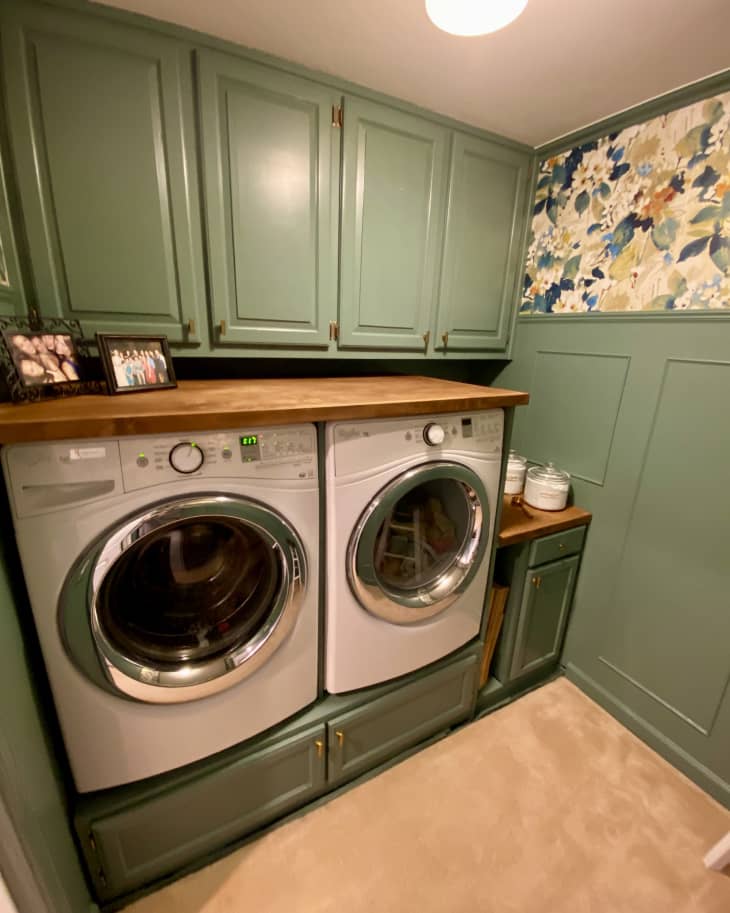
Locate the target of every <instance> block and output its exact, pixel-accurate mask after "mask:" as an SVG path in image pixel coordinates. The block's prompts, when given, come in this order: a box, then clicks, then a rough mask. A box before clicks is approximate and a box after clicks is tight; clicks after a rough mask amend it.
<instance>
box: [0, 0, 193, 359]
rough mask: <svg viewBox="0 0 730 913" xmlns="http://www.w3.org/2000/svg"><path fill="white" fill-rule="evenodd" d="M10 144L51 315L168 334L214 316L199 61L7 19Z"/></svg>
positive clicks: (47, 12) (85, 28)
mask: <svg viewBox="0 0 730 913" xmlns="http://www.w3.org/2000/svg"><path fill="white" fill-rule="evenodd" d="M0 15H1V18H0V26H1V27H2V42H3V44H2V47H3V58H4V73H5V80H6V88H7V108H8V120H9V126H10V138H11V143H12V148H13V152H14V159H15V164H16V169H17V173H18V184H19V191H20V196H21V200H22V206H23V214H24V218H25V224H26V229H27V232H28V237H29V246H30V254H31V266H32V272H33V277H34V281H35V284H36V286H37V292H38V304H39V309H40V311H41V313H42V314H47V315H63V316H66V317H71V318H76V319H79V320H81V321H82V322H83V326H84V329H85V331H86V332H87V334H90V333H92V332H94V331H109V332H135V331H136V332H150V333H165V334H167V335H168V336H169V337H170V339H171V340H173V341H177V342H183V341H185V342H194V341H195V340H196V337H195V334H194V333H193V332H191V331H189V330H187V329H185V327H187V326H188V321H193V323H191V324H190V326H191V327H193V328H195V329H196V330H197V329H199V328H200V321H201V318H203V317H204V315H205V309H204V304H203V303H204V283H203V271H202V242H201V238H200V224H199V216H198V205H197V193H198V191H197V176H196V162H195V139H194V120H193V93H192V73H191V61H190V52H189V50H188V49H186V48H185V46H184V45H181V44H180V43H178V42H176V41H174V40H172V39H166V38H164V37H162V36H159V35H155V34H153V33H148V32H146V31H143V30H139V29H132V28H126V27H123V26H120V25H116V24H115V25H111V24H109V23H105V22H103V21H98V20H96V19H94V18H91V17H86V16H81V15H78V14H74V13H71V12H63V11H60V10H53V9H49V8H47V7H46V8H43V7H39V6H36V5H34V4H27V5H26V4H16V3H9V4H6V5H5V6H4V7H3V10H2V13H1V14H0Z"/></svg>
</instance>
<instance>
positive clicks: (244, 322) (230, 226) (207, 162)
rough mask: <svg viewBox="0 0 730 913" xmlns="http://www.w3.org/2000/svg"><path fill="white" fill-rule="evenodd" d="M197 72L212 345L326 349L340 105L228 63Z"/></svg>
mask: <svg viewBox="0 0 730 913" xmlns="http://www.w3.org/2000/svg"><path fill="white" fill-rule="evenodd" d="M198 62H199V87H200V117H201V135H202V146H203V173H204V187H205V209H206V217H207V233H208V259H209V264H210V287H211V293H212V304H213V315H214V320H215V327H214V342H215V343H216V344H228V343H239V344H241V343H243V344H250V345H264V346H268V345H287V346H291V345H305V346H327V344H328V341H329V322H330V320H334V319H335V317H336V314H337V226H338V203H339V200H338V188H339V162H340V157H339V145H340V130H339V129H338V128H336V127H333V126H332V106H333V105H338V104H339V102H340V96H339V95H338V94H337V93H335V92H334V90H331V89H327V88H325V87H323V86H320V85H318V84H317V83H313V82H309V81H308V80H305V79H298V78H297V77H294V76H289V75H287V74H284V73H279V72H277V71H276V70H271V69H269V68H268V67H265V66H258V65H257V64H254V63H249V62H247V61H244V60H240V59H239V58H236V57H231V56H228V55H226V54H219V53H216V52H213V51H206V50H203V51H200V52H199V53H198Z"/></svg>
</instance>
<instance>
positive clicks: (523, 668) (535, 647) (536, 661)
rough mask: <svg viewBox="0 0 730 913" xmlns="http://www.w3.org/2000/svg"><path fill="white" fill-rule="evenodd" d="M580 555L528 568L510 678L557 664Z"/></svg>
mask: <svg viewBox="0 0 730 913" xmlns="http://www.w3.org/2000/svg"><path fill="white" fill-rule="evenodd" d="M579 561H580V556H578V555H576V556H575V557H573V558H566V559H565V560H564V561H556V562H554V563H553V564H545V565H541V566H539V567H534V568H528V570H527V577H526V579H525V586H524V590H523V594H522V607H521V610H520V618H519V622H518V625H517V636H516V637H515V647H514V653H513V655H512V668H511V670H510V673H511V675H510V677H511V678H517V676H519V675H524V674H525V673H527V672H531V671H532V670H533V669H536V668H537V667H538V666H543V665H548V664H550V663H553V662H556V661H557V659H558V657H559V656H560V650H561V648H562V645H563V636H564V634H565V626H566V625H567V623H568V612H569V611H570V604H571V601H572V599H573V589H574V587H575V576H576V573H577V571H578V563H579Z"/></svg>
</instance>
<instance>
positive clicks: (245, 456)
mask: <svg viewBox="0 0 730 913" xmlns="http://www.w3.org/2000/svg"><path fill="white" fill-rule="evenodd" d="M119 450H120V454H121V461H122V476H123V479H124V488H125V489H126V490H127V491H134V490H136V489H139V488H146V487H148V486H150V485H161V484H164V483H166V482H174V481H179V480H180V479H185V478H190V479H216V478H218V479H220V478H226V479H256V478H260V479H294V480H309V481H311V480H313V479H315V478H316V476H317V434H316V430H315V427H314V425H291V426H282V427H272V428H261V429H256V428H242V429H237V430H234V431H203V432H201V433H200V434H180V435H174V434H166V435H160V436H156V435H147V436H145V437H135V438H121V439H120V440H119Z"/></svg>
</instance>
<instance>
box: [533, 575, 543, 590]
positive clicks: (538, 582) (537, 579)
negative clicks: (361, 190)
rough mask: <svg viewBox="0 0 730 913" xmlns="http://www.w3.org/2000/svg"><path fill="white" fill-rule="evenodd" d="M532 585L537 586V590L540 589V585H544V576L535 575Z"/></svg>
mask: <svg viewBox="0 0 730 913" xmlns="http://www.w3.org/2000/svg"><path fill="white" fill-rule="evenodd" d="M532 585H533V586H534V587H535V589H536V590H539V589H540V586H541V585H542V577H533V578H532Z"/></svg>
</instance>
